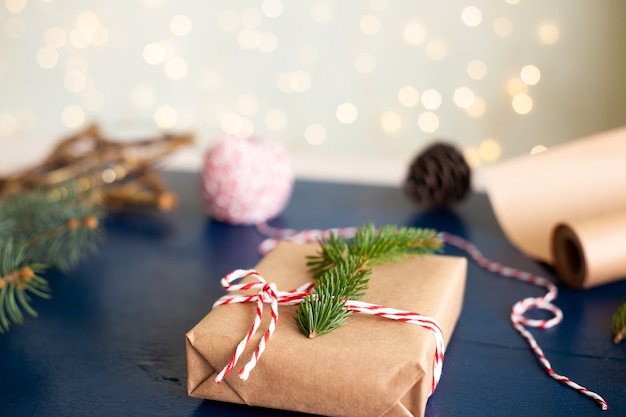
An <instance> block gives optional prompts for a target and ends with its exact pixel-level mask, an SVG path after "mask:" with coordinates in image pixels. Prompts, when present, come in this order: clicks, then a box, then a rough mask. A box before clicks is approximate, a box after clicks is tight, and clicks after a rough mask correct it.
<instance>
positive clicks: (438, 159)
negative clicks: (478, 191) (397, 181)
mask: <svg viewBox="0 0 626 417" xmlns="http://www.w3.org/2000/svg"><path fill="white" fill-rule="evenodd" d="M470 177H471V170H470V167H469V165H467V162H465V159H464V158H463V155H462V154H461V152H459V150H457V149H456V148H455V147H454V146H452V145H449V144H446V143H435V144H434V145H432V146H430V147H428V148H427V149H426V150H424V151H423V152H422V153H421V154H419V155H418V156H417V157H416V158H415V159H414V160H413V162H412V163H411V165H410V166H409V170H408V173H407V177H406V180H405V182H404V190H405V192H406V193H407V194H408V196H409V197H410V198H411V199H413V200H415V201H416V202H417V203H418V204H419V205H421V206H423V207H425V208H426V209H428V210H437V209H442V208H446V207H450V206H451V205H452V204H454V203H457V202H459V201H461V200H463V198H465V196H466V195H467V193H468V191H469V189H470Z"/></svg>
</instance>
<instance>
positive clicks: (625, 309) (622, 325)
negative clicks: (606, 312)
mask: <svg viewBox="0 0 626 417" xmlns="http://www.w3.org/2000/svg"><path fill="white" fill-rule="evenodd" d="M612 324H613V343H619V342H621V341H622V340H623V339H624V337H626V303H624V304H622V306H621V307H620V308H618V309H617V311H616V312H615V314H613V320H612Z"/></svg>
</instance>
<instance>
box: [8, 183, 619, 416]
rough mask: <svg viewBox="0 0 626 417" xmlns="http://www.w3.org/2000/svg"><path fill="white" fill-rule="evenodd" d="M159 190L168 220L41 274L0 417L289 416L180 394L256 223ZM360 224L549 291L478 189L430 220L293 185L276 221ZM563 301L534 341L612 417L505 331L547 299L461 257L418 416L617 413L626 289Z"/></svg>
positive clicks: (116, 225)
mask: <svg viewBox="0 0 626 417" xmlns="http://www.w3.org/2000/svg"><path fill="white" fill-rule="evenodd" d="M166 180H167V182H168V183H169V184H170V185H171V187H172V188H173V189H174V191H175V192H176V194H178V196H179V198H180V205H179V207H178V208H177V209H176V210H175V211H174V212H171V213H165V214H157V213H121V214H114V215H110V216H108V218H107V220H106V238H105V241H104V242H103V244H102V245H101V246H100V248H99V249H98V251H97V252H96V253H94V254H92V255H90V256H89V257H87V258H86V259H85V260H84V261H83V262H82V263H81V264H80V265H79V266H78V267H77V268H75V269H74V270H72V271H71V272H70V273H66V274H61V273H57V272H50V273H48V274H47V278H48V279H49V281H50V284H51V287H52V291H53V298H52V299H51V300H40V299H38V300H36V301H35V303H34V306H35V308H36V309H37V310H38V312H39V313H40V317H39V318H37V319H32V318H28V319H27V320H26V323H25V324H24V325H23V326H14V327H13V328H12V329H11V331H10V332H9V333H7V334H4V335H0V415H1V416H195V417H201V416H292V415H293V416H296V415H298V414H295V413H290V412H286V411H276V410H268V409H260V408H254V407H248V406H241V405H233V404H226V403H219V402H213V401H201V400H198V399H194V398H190V397H188V396H187V394H186V376H185V343H184V335H185V333H186V332H187V331H188V330H189V329H190V328H191V327H192V326H193V325H194V324H195V323H196V322H197V321H199V320H200V319H201V318H202V317H203V316H204V315H205V314H206V313H207V312H208V311H209V310H210V308H211V305H212V303H213V302H214V301H215V300H216V299H217V298H218V297H219V296H221V295H222V294H223V291H222V289H221V287H220V284H219V280H220V278H221V277H222V276H223V275H225V274H226V273H228V272H230V271H231V270H232V269H235V268H247V267H252V266H254V265H255V264H256V263H257V262H258V261H259V259H260V255H259V254H258V251H257V245H258V244H259V243H260V242H261V241H262V239H263V237H262V236H261V235H260V234H259V233H258V232H257V231H256V229H255V228H254V227H242V226H230V225H227V224H223V223H219V222H216V221H213V220H211V219H209V218H208V217H207V216H206V215H205V214H204V212H203V209H202V204H201V202H200V199H199V193H198V190H197V177H196V176H195V175H193V174H188V173H167V174H166ZM365 222H374V223H375V224H377V225H384V224H397V225H407V226H419V227H433V228H437V229H439V230H441V231H448V232H451V233H454V234H457V235H459V236H462V237H465V238H466V239H468V240H470V241H472V242H473V243H475V244H476V245H477V246H478V247H479V248H480V249H481V250H482V251H483V252H484V254H485V255H486V256H488V257H489V258H491V259H493V260H496V261H498V262H502V263H504V264H507V265H510V266H513V267H516V268H521V269H524V270H527V271H530V272H534V273H538V274H541V275H543V276H545V277H547V278H549V279H553V280H556V278H555V276H554V274H553V272H552V271H551V270H550V268H548V267H547V266H545V265H541V264H539V263H536V262H534V261H532V260H530V259H528V258H526V257H524V256H523V255H521V254H520V253H519V252H518V251H516V250H515V249H514V248H513V247H512V246H511V245H510V244H509V242H508V241H507V240H506V239H505V238H504V236H503V234H502V232H501V230H500V229H499V227H498V225H497V223H496V221H495V219H494V216H493V212H492V211H491V208H490V206H489V201H488V199H487V197H486V196H485V195H480V194H476V195H472V196H471V197H470V198H468V199H467V200H466V201H465V202H463V203H462V204H459V205H458V206H456V207H455V208H454V209H453V210H451V211H444V212H436V213H427V212H424V211H422V210H420V209H419V208H418V207H417V206H415V205H414V204H413V203H411V202H410V201H409V200H408V199H407V198H406V197H405V196H404V194H403V193H402V191H401V190H400V189H399V188H393V187H381V186H364V185H350V184H333V183H321V182H308V181H299V182H297V183H296V185H295V189H294V192H293V196H292V199H291V201H290V204H289V206H288V207H287V209H286V210H285V211H284V213H283V214H282V215H281V216H280V217H279V218H277V219H275V220H274V221H273V222H272V225H273V226H276V227H289V228H296V229H305V228H328V227H342V226H358V225H361V224H363V223H365ZM446 253H448V254H452V255H462V254H461V253H460V252H458V251H457V250H456V249H454V248H446ZM559 291H560V292H559V298H558V299H557V300H556V305H558V306H559V307H560V308H561V309H562V310H563V313H564V315H565V318H564V321H563V323H561V324H560V325H559V326H558V327H556V328H552V329H548V330H532V332H533V334H534V335H535V337H536V338H537V340H538V342H539V343H540V345H541V346H542V347H543V349H544V351H545V353H546V355H547V357H548V359H549V360H550V361H551V362H552V365H553V366H554V368H555V369H556V371H557V372H559V373H562V374H564V375H566V376H568V377H570V378H572V379H573V380H574V381H576V382H578V383H580V384H582V385H585V386H586V387H587V388H589V389H591V390H594V391H596V392H598V393H600V394H601V395H603V396H604V398H605V399H606V400H607V401H608V403H609V410H608V411H601V410H600V408H599V407H598V405H597V404H596V403H595V402H594V401H592V400H590V399H588V398H587V397H584V396H582V395H581V394H579V393H576V392H575V391H573V390H571V389H569V388H566V387H564V386H563V385H561V384H559V383H557V382H556V381H554V380H553V379H551V378H549V377H548V376H547V375H546V374H545V373H544V371H543V370H542V368H541V367H540V366H539V364H538V362H537V361H536V359H535V357H534V356H533V354H532V353H531V352H530V350H529V349H528V346H527V344H526V342H525V341H524V340H523V339H522V338H521V337H520V336H519V334H518V333H517V332H516V331H515V330H514V329H513V328H512V327H511V325H510V322H509V314H510V309H511V306H512V305H513V304H514V303H515V302H516V301H518V300H520V299H522V298H524V297H528V296H539V295H542V294H543V293H544V291H543V290H542V289H541V288H538V287H534V286H531V285H528V284H524V283H520V282H517V281H514V280H511V279H508V278H504V277H500V276H497V275H494V274H492V273H489V272H486V271H484V270H482V269H480V268H479V267H477V266H476V265H475V264H474V263H473V262H470V263H469V268H468V276H467V289H466V293H465V301H464V308H463V313H462V315H461V317H460V319H459V322H458V325H457V328H456V330H455V333H454V335H453V337H452V339H451V341H450V343H449V345H448V350H447V353H446V361H445V365H444V372H443V377H442V380H441V383H440V385H439V387H438V389H437V391H436V392H435V394H434V395H433V396H432V397H431V399H430V401H429V404H428V407H427V410H426V414H427V415H428V416H438V417H446V416H560V415H562V416H619V415H622V416H623V415H626V344H621V345H614V344H613V343H612V342H611V332H610V318H611V315H612V314H613V312H614V311H615V309H616V308H617V307H618V306H619V305H620V304H621V303H622V302H624V301H626V281H623V282H618V283H615V284H610V285H607V286H604V287H601V288H596V289H591V290H586V291H574V290H569V289H567V288H564V287H561V286H559Z"/></svg>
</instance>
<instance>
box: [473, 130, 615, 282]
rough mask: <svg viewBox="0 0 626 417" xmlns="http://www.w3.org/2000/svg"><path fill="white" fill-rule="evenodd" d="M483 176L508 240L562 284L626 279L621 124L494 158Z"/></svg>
mask: <svg viewBox="0 0 626 417" xmlns="http://www.w3.org/2000/svg"><path fill="white" fill-rule="evenodd" d="M485 179H486V186H487V193H488V195H489V199H490V201H491V204H492V206H493V209H494V212H495V214H496V218H497V219H498V222H499V224H500V226H501V227H502V229H503V231H504V233H505V234H506V235H507V237H508V239H509V240H510V241H511V242H512V243H513V244H514V245H515V246H516V247H517V248H518V249H520V250H521V251H522V252H524V253H525V254H526V255H528V256H530V257H532V258H535V259H538V260H540V261H545V262H547V263H549V264H552V265H553V266H554V267H555V269H556V270H557V273H558V274H559V276H560V277H561V278H563V279H564V281H565V282H566V283H568V284H570V285H572V286H574V287H576V288H589V287H593V286H596V285H600V284H603V283H607V282H609V281H614V280H618V279H622V278H625V277H626V256H624V255H623V251H622V253H621V254H620V253H619V250H618V248H619V247H620V246H621V247H622V248H623V247H625V245H626V223H625V221H626V192H625V191H626V128H620V129H615V130H611V131H608V132H603V133H600V134H595V135H592V136H588V137H586V138H583V139H579V140H576V141H573V142H570V143H567V144H564V145H559V146H556V147H554V148H551V149H550V150H548V151H545V152H542V153H539V154H535V155H528V156H523V157H518V158H513V159H510V160H507V161H504V162H502V163H499V164H495V165H493V166H491V167H488V168H487V169H486V170H485Z"/></svg>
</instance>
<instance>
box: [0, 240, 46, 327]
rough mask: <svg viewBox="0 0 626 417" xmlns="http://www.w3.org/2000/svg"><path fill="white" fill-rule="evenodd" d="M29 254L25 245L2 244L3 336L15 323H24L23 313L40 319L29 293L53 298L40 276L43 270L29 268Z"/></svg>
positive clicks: (0, 307)
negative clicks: (27, 254) (32, 305)
mask: <svg viewBox="0 0 626 417" xmlns="http://www.w3.org/2000/svg"><path fill="white" fill-rule="evenodd" d="M26 252H27V250H26V247H25V246H24V245H23V244H16V243H14V242H13V240H12V239H6V240H2V241H0V333H4V332H7V331H8V330H9V328H10V326H11V324H12V323H14V324H21V323H23V321H24V315H23V313H22V310H24V311H25V312H26V313H28V314H29V315H31V316H33V317H36V316H37V312H36V311H35V310H34V309H33V308H32V307H31V306H30V302H31V298H30V296H29V295H28V293H27V292H30V293H32V294H33V295H36V296H38V297H41V298H50V293H49V288H48V283H47V281H46V280H45V279H43V278H41V277H40V276H39V275H38V273H39V272H41V271H42V270H43V266H42V265H39V264H29V263H28V262H27V260H26Z"/></svg>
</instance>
